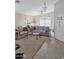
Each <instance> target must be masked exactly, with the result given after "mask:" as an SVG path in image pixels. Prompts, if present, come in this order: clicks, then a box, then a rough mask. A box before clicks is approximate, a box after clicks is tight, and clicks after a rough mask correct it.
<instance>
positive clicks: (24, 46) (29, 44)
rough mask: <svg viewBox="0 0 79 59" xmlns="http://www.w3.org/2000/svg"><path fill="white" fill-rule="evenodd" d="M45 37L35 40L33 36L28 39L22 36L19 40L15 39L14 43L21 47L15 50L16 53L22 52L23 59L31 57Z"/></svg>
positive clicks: (30, 58)
mask: <svg viewBox="0 0 79 59" xmlns="http://www.w3.org/2000/svg"><path fill="white" fill-rule="evenodd" d="M45 40H46V38H42V39H38V40H36V39H35V37H32V38H30V39H27V38H23V39H20V40H16V41H15V42H16V44H20V46H21V48H19V49H18V50H16V51H15V52H16V53H24V58H23V59H32V58H33V57H34V56H35V54H36V53H37V52H38V50H39V49H40V48H41V46H42V45H43V43H44V42H45Z"/></svg>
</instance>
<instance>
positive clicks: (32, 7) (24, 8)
mask: <svg viewBox="0 0 79 59" xmlns="http://www.w3.org/2000/svg"><path fill="white" fill-rule="evenodd" d="M20 1H21V2H20V3H15V11H16V12H20V13H23V14H26V15H32V16H35V15H39V14H40V13H41V12H40V11H41V9H42V7H43V3H44V1H45V0H20ZM56 1H57V0H47V12H51V11H54V3H55V2H56Z"/></svg>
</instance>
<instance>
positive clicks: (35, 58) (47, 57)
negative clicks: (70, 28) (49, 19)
mask: <svg viewBox="0 0 79 59" xmlns="http://www.w3.org/2000/svg"><path fill="white" fill-rule="evenodd" d="M30 39H31V40H33V41H30V42H31V43H33V42H34V44H31V46H30V47H35V46H38V45H37V44H39V41H40V40H43V39H44V40H45V42H44V43H43V44H42V46H41V48H40V49H38V51H37V48H36V49H34V50H32V49H30V50H28V51H30V53H28V55H29V57H28V58H26V55H24V57H25V58H24V59H64V58H63V57H64V43H63V42H61V41H59V40H55V39H54V38H48V37H40V38H39V40H36V38H35V37H29V39H28V40H30ZM25 40H26V39H23V40H22V39H20V42H19V43H23V44H24V45H23V46H24V47H23V48H22V50H23V49H24V52H26V50H25V49H26V47H25V46H26V43H24V42H25ZM16 43H18V42H17V41H16ZM28 46H29V45H28ZM28 49H29V48H28ZM36 51H37V53H35V52H36ZM26 53H27V52H26ZM32 54H33V55H32ZM34 54H35V55H34Z"/></svg>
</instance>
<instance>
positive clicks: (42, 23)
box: [40, 17, 51, 27]
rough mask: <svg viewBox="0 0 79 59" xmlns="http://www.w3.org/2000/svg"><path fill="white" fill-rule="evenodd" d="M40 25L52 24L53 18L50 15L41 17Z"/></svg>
mask: <svg viewBox="0 0 79 59" xmlns="http://www.w3.org/2000/svg"><path fill="white" fill-rule="evenodd" d="M40 26H46V27H48V26H49V27H50V26H51V19H50V17H45V18H40Z"/></svg>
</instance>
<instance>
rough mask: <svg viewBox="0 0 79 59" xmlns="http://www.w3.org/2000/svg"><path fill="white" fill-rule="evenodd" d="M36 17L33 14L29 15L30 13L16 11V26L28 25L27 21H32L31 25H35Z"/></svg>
mask: <svg viewBox="0 0 79 59" xmlns="http://www.w3.org/2000/svg"><path fill="white" fill-rule="evenodd" d="M33 21H34V17H33V16H29V15H24V14H21V13H18V12H16V13H15V26H16V27H18V26H23V27H24V26H27V22H30V23H31V25H32V26H33V25H34V23H33Z"/></svg>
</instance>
